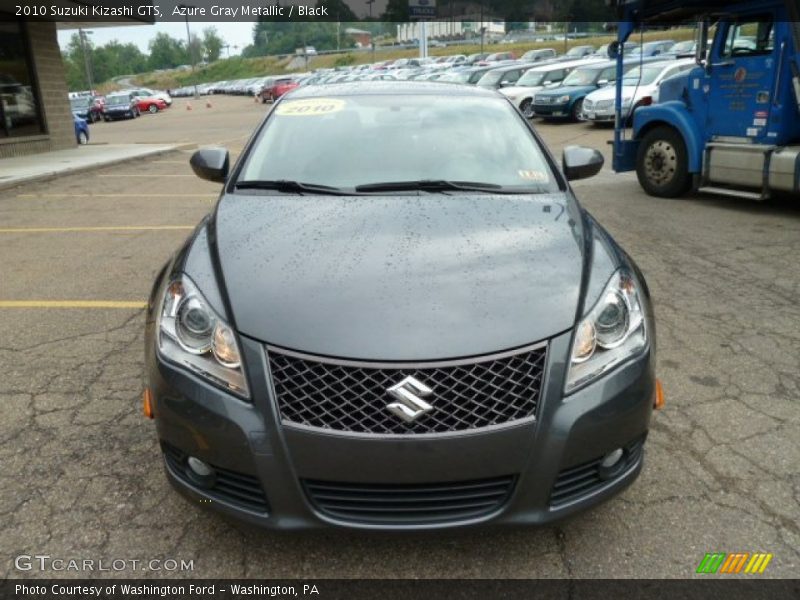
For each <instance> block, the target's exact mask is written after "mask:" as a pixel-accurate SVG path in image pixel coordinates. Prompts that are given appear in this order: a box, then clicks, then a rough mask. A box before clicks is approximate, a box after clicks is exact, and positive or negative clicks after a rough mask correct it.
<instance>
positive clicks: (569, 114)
mask: <svg viewBox="0 0 800 600" xmlns="http://www.w3.org/2000/svg"><path fill="white" fill-rule="evenodd" d="M644 60H646V61H648V62H652V61H653V59H644ZM639 62H640V61H639V60H638V59H637V60H630V61H627V62H625V63H624V72H625V73H627V72H628V71H630V70H631V69H633V68H635V67H636V66H638V65H639ZM616 79H617V63H616V61H606V62H600V63H592V64H589V65H586V66H584V67H579V68H577V69H575V70H574V71H572V73H570V74H569V75H568V76H567V77H566V79H564V81H563V82H562V84H561V86H560V87H557V88H555V89H551V90H544V91H541V92H538V93H537V94H536V96H534V99H533V114H534V116H536V117H541V118H543V119H569V120H572V121H581V120H583V118H584V111H583V102H584V99H585V98H586V96H588V95H589V94H590V93H591V92H593V91H595V90H596V89H598V88H602V87H605V86H609V85H611V84H613V83H614V82H615V81H616Z"/></svg>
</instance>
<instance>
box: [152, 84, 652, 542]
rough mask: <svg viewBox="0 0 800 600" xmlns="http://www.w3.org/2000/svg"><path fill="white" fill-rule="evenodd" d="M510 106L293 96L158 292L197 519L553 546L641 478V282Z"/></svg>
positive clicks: (176, 472) (155, 339) (182, 471)
mask: <svg viewBox="0 0 800 600" xmlns="http://www.w3.org/2000/svg"><path fill="white" fill-rule="evenodd" d="M602 163H603V159H602V156H601V155H600V154H599V153H598V152H596V151H594V150H591V149H586V148H578V147H571V148H567V149H566V150H565V152H564V159H563V169H560V168H559V167H558V166H557V165H556V163H555V162H554V160H553V158H552V157H551V155H550V154H549V153H548V151H547V150H546V149H545V147H544V145H543V143H542V142H541V141H540V140H539V138H538V137H537V135H536V133H535V132H534V130H533V129H532V128H531V127H530V126H529V125H528V123H527V122H526V121H525V119H524V118H523V116H522V115H521V114H520V113H519V112H518V110H517V109H516V108H515V107H514V106H513V105H512V104H510V103H509V101H508V100H506V99H505V98H503V97H501V96H500V95H498V94H496V93H495V92H490V91H484V90H476V89H472V88H468V87H461V86H449V85H446V84H436V83H402V84H393V83H383V82H381V83H378V82H372V83H370V84H368V85H365V84H343V85H338V86H328V87H307V88H300V89H298V90H295V91H294V92H292V93H291V94H289V95H288V96H286V97H285V98H283V99H282V100H280V101H279V102H278V103H277V104H276V105H275V107H274V109H273V110H272V112H271V113H270V114H269V115H268V116H267V117H266V119H265V120H264V122H263V123H262V124H261V126H260V127H259V128H258V130H257V131H256V133H255V134H254V136H253V138H252V139H251V141H250V142H249V144H248V145H247V147H246V149H245V151H244V152H243V153H242V156H241V158H240V160H239V161H238V162H237V164H236V165H235V166H234V167H233V168H232V169H229V158H228V153H227V152H226V151H225V150H223V149H218V148H216V149H203V150H199V151H198V152H197V153H196V154H195V155H194V156H193V157H192V161H191V164H192V167H193V168H194V170H195V172H196V173H197V174H198V175H199V176H201V177H204V178H206V179H210V180H212V181H218V182H221V183H223V186H224V189H223V192H222V195H221V197H220V200H219V202H218V204H217V206H216V208H215V210H214V212H213V214H211V215H210V216H209V217H208V218H206V219H205V220H204V221H203V222H202V223H201V224H200V225H199V226H198V228H197V230H196V231H195V232H194V234H193V235H192V236H191V237H190V238H189V240H188V241H187V242H186V243H185V245H184V246H183V247H182V248H181V249H180V250H179V251H178V252H177V253H176V255H175V256H174V257H173V258H172V259H171V260H170V261H169V263H168V264H167V265H166V266H165V267H164V269H163V271H162V272H161V273H160V274H159V275H158V278H157V280H156V283H155V286H154V289H153V292H152V296H151V298H150V306H149V314H148V319H147V336H146V353H147V362H146V364H147V389H146V391H145V405H146V412H148V413H150V414H152V415H153V416H154V418H155V423H156V426H157V431H158V439H159V443H160V448H161V451H162V453H163V459H164V462H165V466H166V473H167V476H168V478H169V480H170V481H171V482H172V484H173V485H174V486H175V487H176V488H177V489H178V490H179V491H180V492H181V493H183V494H185V495H187V496H189V497H190V498H192V499H195V500H197V499H203V500H206V501H208V502H204V503H203V506H210V507H212V508H215V509H217V510H219V511H221V512H223V513H227V514H228V515H232V516H235V517H238V518H240V519H243V520H246V521H249V522H250V523H253V524H256V525H262V526H265V527H274V528H279V529H300V528H313V527H319V526H325V525H328V526H330V525H333V526H343V527H351V528H362V529H385V530H391V529H403V530H415V529H416V530H421V529H432V528H445V527H464V526H476V525H486V524H516V525H519V524H539V523H546V522H549V521H553V520H555V519H559V518H562V517H564V516H567V515H570V514H572V513H574V512H576V511H578V510H580V509H583V508H586V507H588V506H591V505H594V504H597V503H598V502H600V501H602V500H605V499H607V498H609V497H611V496H613V495H614V494H616V493H618V492H619V491H621V490H622V489H623V488H624V487H625V486H626V485H628V484H630V483H631V482H632V481H633V480H634V479H635V478H636V476H637V475H638V474H639V472H640V470H641V467H642V458H643V445H644V442H645V437H646V435H647V431H648V425H649V421H650V417H651V414H652V411H653V407H654V403H655V402H656V399H657V398H660V396H659V392H660V390H659V389H658V386H657V382H656V378H655V373H654V365H655V327H654V322H653V312H652V308H651V303H650V298H649V293H648V290H647V286H646V284H645V281H644V279H643V277H642V274H641V273H640V272H639V269H638V268H637V267H636V265H635V264H634V263H633V261H632V260H631V259H630V257H628V256H627V255H626V254H625V252H623V251H622V250H621V249H620V247H619V246H618V245H617V244H616V243H615V242H614V241H613V240H612V239H611V237H610V236H609V234H608V233H607V232H606V231H604V230H603V228H602V227H600V225H598V224H597V222H595V221H594V220H593V219H592V217H591V216H590V215H589V214H587V213H586V212H585V211H584V210H583V209H582V208H581V207H580V205H579V204H578V202H577V201H576V199H575V198H574V196H573V193H572V191H571V189H570V187H569V184H568V183H567V182H568V180H570V179H579V178H583V177H590V176H592V175H594V174H596V173H597V172H598V171H599V170H600V168H601V166H602Z"/></svg>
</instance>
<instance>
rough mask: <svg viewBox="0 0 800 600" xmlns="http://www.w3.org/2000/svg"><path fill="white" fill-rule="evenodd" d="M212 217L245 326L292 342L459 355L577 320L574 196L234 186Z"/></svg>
mask: <svg viewBox="0 0 800 600" xmlns="http://www.w3.org/2000/svg"><path fill="white" fill-rule="evenodd" d="M214 227H215V236H216V251H217V253H218V257H219V261H220V265H221V271H222V280H223V285H224V287H225V289H226V291H227V295H228V298H229V301H230V307H231V310H232V313H233V318H234V320H235V325H236V327H237V329H238V330H239V331H240V332H241V333H242V334H244V335H246V336H248V337H252V338H255V339H258V340H261V341H264V342H269V343H271V344H275V345H278V346H282V347H285V348H291V349H295V350H300V351H305V352H309V353H313V354H321V355H328V356H336V357H345V358H361V359H372V360H420V359H439V358H455V357H463V356H475V355H480V354H487V353H491V352H495V351H498V350H505V349H511V348H516V347H520V346H524V345H526V344H529V343H532V342H536V341H540V340H544V339H547V338H550V337H552V336H554V335H556V334H559V333H561V332H564V331H566V330H568V329H570V328H572V327H573V325H574V322H575V316H576V313H577V306H578V301H579V297H580V291H581V285H582V272H583V248H584V243H583V237H584V225H583V220H582V218H581V213H580V209H579V207H578V205H577V203H576V202H575V201H574V200H572V199H571V197H570V196H568V195H566V194H555V195H536V196H510V195H504V196H485V195H460V196H446V195H442V194H435V195H434V194H430V195H422V196H394V197H363V196H362V197H352V198H350V197H331V196H328V197H321V196H257V195H254V196H245V195H239V194H232V195H228V196H226V197H225V198H224V199H223V200H222V201H221V202H220V204H219V206H218V209H217V212H216V216H215V221H214Z"/></svg>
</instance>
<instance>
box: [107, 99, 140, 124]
mask: <svg viewBox="0 0 800 600" xmlns="http://www.w3.org/2000/svg"><path fill="white" fill-rule="evenodd" d="M140 114H141V111H140V110H139V103H138V100H137V97H136V96H135V95H133V94H131V93H128V92H125V93H114V94H109V95H108V96H106V105H105V107H104V108H103V120H104V121H114V120H116V119H135V118H136V117H138V116H139V115H140Z"/></svg>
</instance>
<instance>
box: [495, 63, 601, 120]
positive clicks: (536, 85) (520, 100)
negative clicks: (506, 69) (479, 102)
mask: <svg viewBox="0 0 800 600" xmlns="http://www.w3.org/2000/svg"><path fill="white" fill-rule="evenodd" d="M595 62H601V61H599V60H597V61H595ZM591 63H592V61H591V60H589V59H585V58H584V59H581V60H575V61H567V62H556V63H552V64H548V65H544V66H538V67H533V68H532V69H529V70H528V71H526V72H525V73H524V74H523V75H522V77H520V78H519V79H518V80H517V82H516V83H515V84H513V85H511V86H507V87H503V88H501V89H500V93H501V94H503V95H504V96H506V97H507V98H508V99H509V100H511V101H512V102H513V103H514V104H516V105H517V106H518V107H519V109H520V110H521V111H522V114H524V115H525V116H526V117H527V118H529V119H530V118H532V117H533V116H534V114H533V98H534V96H535V95H536V93H537V92H539V91H541V90H545V89H548V88H554V87H558V86H559V85H561V83H562V82H563V81H564V79H565V78H566V77H567V75H569V74H570V73H572V71H573V70H575V69H576V68H578V67H584V66H586V65H588V64H591Z"/></svg>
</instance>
